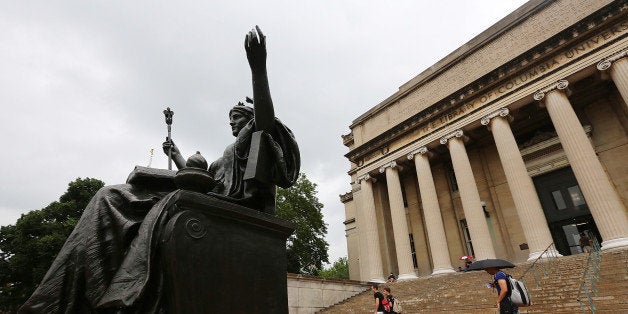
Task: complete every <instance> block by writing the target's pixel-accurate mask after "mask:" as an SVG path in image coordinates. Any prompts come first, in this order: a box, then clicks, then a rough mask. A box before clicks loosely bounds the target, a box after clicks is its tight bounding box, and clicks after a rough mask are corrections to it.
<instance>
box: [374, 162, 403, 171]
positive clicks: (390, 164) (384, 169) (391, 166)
mask: <svg viewBox="0 0 628 314" xmlns="http://www.w3.org/2000/svg"><path fill="white" fill-rule="evenodd" d="M395 167H399V168H401V166H399V165H397V162H396V161H394V160H393V161H391V162H388V163H385V164H383V165H381V166H380V167H379V173H384V172H386V168H395Z"/></svg>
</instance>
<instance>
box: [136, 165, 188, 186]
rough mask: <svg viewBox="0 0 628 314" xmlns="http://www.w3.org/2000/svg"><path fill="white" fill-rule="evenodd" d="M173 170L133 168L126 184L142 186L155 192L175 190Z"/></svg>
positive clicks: (174, 172)
mask: <svg viewBox="0 0 628 314" xmlns="http://www.w3.org/2000/svg"><path fill="white" fill-rule="evenodd" d="M176 173H177V172H176V171H174V170H167V169H157V168H147V167H142V166H135V169H133V171H131V173H130V174H129V177H128V178H127V179H126V183H128V184H132V185H143V186H146V187H150V188H153V189H157V190H175V189H176V188H177V187H176V186H175V184H174V176H175V174H176Z"/></svg>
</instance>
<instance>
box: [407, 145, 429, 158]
mask: <svg viewBox="0 0 628 314" xmlns="http://www.w3.org/2000/svg"><path fill="white" fill-rule="evenodd" d="M416 154H419V155H425V154H430V152H428V151H427V147H425V146H421V147H419V149H417V150H415V151H412V152H411V153H409V154H408V160H412V159H413V158H414V155H416Z"/></svg>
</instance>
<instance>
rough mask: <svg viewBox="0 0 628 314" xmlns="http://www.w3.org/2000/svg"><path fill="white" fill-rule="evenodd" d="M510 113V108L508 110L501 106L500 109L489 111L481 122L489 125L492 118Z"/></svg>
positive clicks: (506, 115)
mask: <svg viewBox="0 0 628 314" xmlns="http://www.w3.org/2000/svg"><path fill="white" fill-rule="evenodd" d="M509 114H510V110H508V108H501V109H499V110H496V111H493V112H491V113H489V114H488V115H486V116H484V117H482V119H481V120H480V123H481V124H482V125H489V123H491V119H493V118H495V117H508V115H509Z"/></svg>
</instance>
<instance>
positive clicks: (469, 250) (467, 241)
mask: <svg viewBox="0 0 628 314" xmlns="http://www.w3.org/2000/svg"><path fill="white" fill-rule="evenodd" d="M460 228H461V229H462V234H463V236H464V243H465V246H466V247H467V253H468V254H469V255H473V256H475V252H473V243H471V234H470V233H469V226H467V220H466V219H462V220H460Z"/></svg>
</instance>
